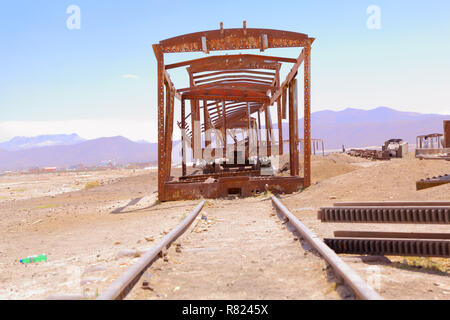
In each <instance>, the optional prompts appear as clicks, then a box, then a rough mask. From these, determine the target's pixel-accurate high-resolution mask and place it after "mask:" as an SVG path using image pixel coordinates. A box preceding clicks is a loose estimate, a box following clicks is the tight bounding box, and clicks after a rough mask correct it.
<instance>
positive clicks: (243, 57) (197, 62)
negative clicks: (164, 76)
mask: <svg viewBox="0 0 450 320" xmlns="http://www.w3.org/2000/svg"><path fill="white" fill-rule="evenodd" d="M233 60H240V61H256V62H257V61H271V62H287V63H296V62H297V61H296V59H292V58H286V57H273V56H264V55H256V54H233V55H224V56H209V57H205V58H199V59H193V60H186V61H181V62H177V63H172V64H168V65H166V66H165V69H166V70H169V69H174V68H180V67H184V66H191V69H192V72H194V73H197V72H201V71H195V70H196V69H195V67H198V66H201V65H205V64H208V63H210V64H217V63H218V62H223V61H227V64H229V65H230V66H232V65H233V64H234V63H233V62H234V61H233ZM249 69H250V68H249ZM252 69H253V68H252ZM255 69H256V68H255ZM221 71H222V70H221Z"/></svg>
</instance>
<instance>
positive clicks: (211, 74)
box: [193, 69, 275, 80]
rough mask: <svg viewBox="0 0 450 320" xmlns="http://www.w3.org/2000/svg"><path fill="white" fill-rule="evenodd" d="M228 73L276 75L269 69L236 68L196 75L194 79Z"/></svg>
mask: <svg viewBox="0 0 450 320" xmlns="http://www.w3.org/2000/svg"><path fill="white" fill-rule="evenodd" d="M228 73H249V74H259V75H266V76H274V75H275V72H267V71H256V70H248V69H235V70H222V71H216V72H210V73H207V74H199V75H194V76H193V77H194V79H195V80H197V79H200V78H205V77H212V76H218V75H222V74H228Z"/></svg>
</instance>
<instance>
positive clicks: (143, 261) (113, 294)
mask: <svg viewBox="0 0 450 320" xmlns="http://www.w3.org/2000/svg"><path fill="white" fill-rule="evenodd" d="M204 204H205V201H204V200H203V201H202V202H200V203H199V204H198V205H197V206H196V207H195V209H194V210H193V211H192V212H191V213H190V214H189V215H188V216H187V217H186V218H185V219H184V220H183V222H181V223H180V224H179V225H178V226H176V227H175V228H174V229H173V230H172V231H171V232H170V233H168V234H167V235H166V236H165V237H164V238H163V239H162V240H161V241H160V242H159V243H158V244H157V245H156V246H155V247H153V248H152V249H151V250H149V251H147V252H146V253H145V254H144V255H143V256H142V257H141V258H140V259H139V261H138V262H136V263H135V264H134V265H132V266H131V267H130V268H129V269H128V270H126V271H125V272H124V273H123V274H122V275H121V276H120V278H119V279H117V280H116V281H114V282H113V283H112V284H111V285H110V286H109V287H108V288H107V289H106V290H105V291H103V293H102V294H101V295H100V296H98V298H97V300H122V299H124V298H125V297H126V296H127V294H128V293H129V292H130V291H131V290H132V289H133V287H134V285H135V284H136V283H137V282H138V281H139V279H140V278H141V276H142V275H143V274H144V272H145V271H146V270H147V269H148V268H149V267H150V266H151V265H152V264H153V262H155V261H156V260H158V258H160V257H161V256H163V255H164V254H165V253H166V251H167V249H169V248H170V245H171V244H172V243H173V242H174V241H175V240H176V239H178V238H179V237H180V236H181V235H182V234H183V233H184V232H186V230H187V229H188V228H189V227H190V225H191V224H192V222H194V220H195V218H196V217H197V216H198V214H199V213H200V211H201V210H202V209H203V206H204Z"/></svg>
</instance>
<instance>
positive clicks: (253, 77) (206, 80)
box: [196, 74, 273, 85]
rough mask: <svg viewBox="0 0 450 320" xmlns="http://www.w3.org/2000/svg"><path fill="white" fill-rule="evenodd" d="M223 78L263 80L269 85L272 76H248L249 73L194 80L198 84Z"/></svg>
mask: <svg viewBox="0 0 450 320" xmlns="http://www.w3.org/2000/svg"><path fill="white" fill-rule="evenodd" d="M224 79H238V80H240V81H249V80H263V82H267V83H268V84H269V85H272V81H273V77H272V78H270V77H261V76H249V75H229V74H228V75H224V76H219V77H213V78H208V79H201V80H197V81H196V82H197V83H198V84H200V83H205V82H210V81H217V80H224Z"/></svg>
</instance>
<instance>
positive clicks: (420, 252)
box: [324, 238, 450, 258]
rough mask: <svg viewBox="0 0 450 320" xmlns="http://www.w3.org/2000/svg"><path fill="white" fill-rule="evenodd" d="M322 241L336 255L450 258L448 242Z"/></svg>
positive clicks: (394, 240) (343, 239)
mask: <svg viewBox="0 0 450 320" xmlns="http://www.w3.org/2000/svg"><path fill="white" fill-rule="evenodd" d="M324 241H325V243H326V244H327V246H329V247H330V248H331V249H333V250H334V252H336V253H345V254H369V255H383V256H384V255H388V256H417V257H443V258H448V257H450V241H449V240H423V239H422V240H418V239H365V238H364V239H361V238H357V239H352V238H339V239H336V238H331V239H325V240H324Z"/></svg>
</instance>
